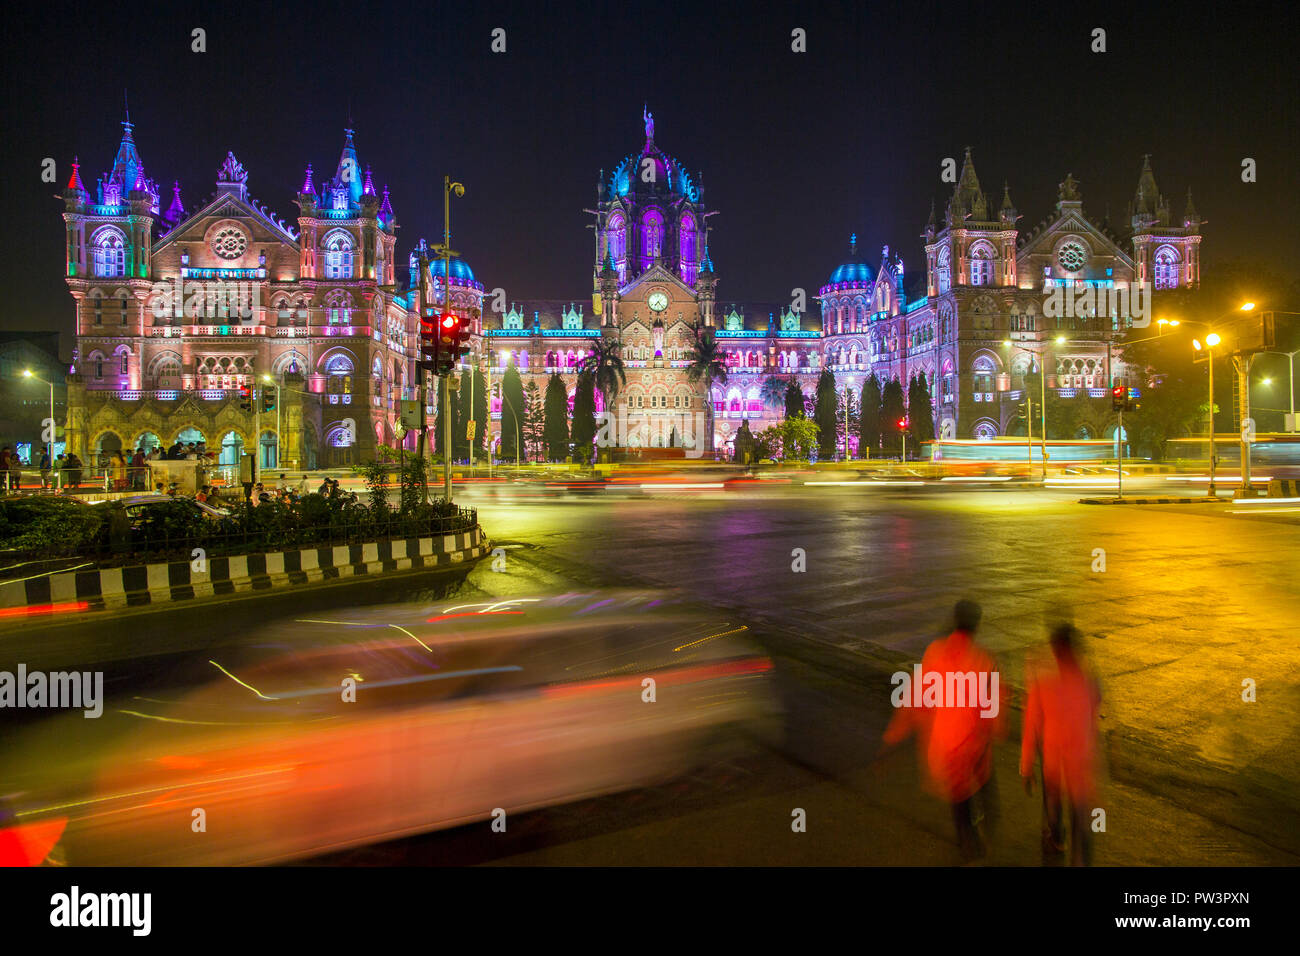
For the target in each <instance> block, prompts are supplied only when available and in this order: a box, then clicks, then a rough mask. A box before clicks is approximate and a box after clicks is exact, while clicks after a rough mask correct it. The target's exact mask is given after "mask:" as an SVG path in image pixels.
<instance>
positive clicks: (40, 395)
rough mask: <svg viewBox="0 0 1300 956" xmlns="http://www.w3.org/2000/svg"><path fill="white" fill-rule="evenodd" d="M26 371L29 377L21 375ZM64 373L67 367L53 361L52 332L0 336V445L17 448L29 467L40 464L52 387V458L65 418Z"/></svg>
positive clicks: (54, 339)
mask: <svg viewBox="0 0 1300 956" xmlns="http://www.w3.org/2000/svg"><path fill="white" fill-rule="evenodd" d="M28 371H30V372H31V373H32V375H31V377H27V376H25V375H24V374H23V373H24V372H28ZM67 372H68V363H67V362H64V361H61V360H60V358H59V333H58V332H47V331H31V332H22V331H7V332H0V444H2V445H8V446H10V448H11V449H18V448H22V449H23V450H24V454H25V455H27V456H29V457H30V460H31V461H32V462H33V463H36V462H39V461H40V457H41V451H42V450H43V449H44V446H45V441H44V436H45V434H46V428H45V420H46V419H47V418H49V417H50V385H51V384H52V385H53V386H54V420H55V422H57V423H58V425H59V432H58V436H57V437H56V439H55V441H56V443H58V444H56V446H55V453H56V454H57V453H58V447H59V444H61V443H62V441H63V429H62V425H63V422H64V421H65V419H66V418H67V407H68V385H67V381H66V376H67Z"/></svg>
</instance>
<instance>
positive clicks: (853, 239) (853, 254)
mask: <svg viewBox="0 0 1300 956" xmlns="http://www.w3.org/2000/svg"><path fill="white" fill-rule="evenodd" d="M857 257H858V234H857V233H856V232H855V233H853V234H851V235H850V236H849V261H850V262H852V261H853V260H855V259H857Z"/></svg>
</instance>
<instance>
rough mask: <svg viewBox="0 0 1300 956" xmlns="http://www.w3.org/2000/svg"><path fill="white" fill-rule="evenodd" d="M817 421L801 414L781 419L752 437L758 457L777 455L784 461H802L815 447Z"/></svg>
mask: <svg viewBox="0 0 1300 956" xmlns="http://www.w3.org/2000/svg"><path fill="white" fill-rule="evenodd" d="M817 435H818V429H817V423H816V422H814V421H812V420H811V419H809V418H805V417H804V416H803V415H794V416H791V417H790V418H786V419H783V420H782V421H780V422H778V423H777V424H775V425H772V426H771V427H769V428H765V429H763V431H761V432H759V433H758V435H756V436H755V437H754V443H755V446H756V452H755V454H756V455H757V456H758V457H759V458H770V457H779V458H781V459H783V460H785V461H803V460H807V459H809V458H811V457H812V454H813V451H814V450H815V449H816V448H817Z"/></svg>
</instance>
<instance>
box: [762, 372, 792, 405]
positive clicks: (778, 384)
mask: <svg viewBox="0 0 1300 956" xmlns="http://www.w3.org/2000/svg"><path fill="white" fill-rule="evenodd" d="M789 390H790V383H789V382H788V381H787V380H786V379H783V378H781V377H780V376H778V375H777V374H776V373H775V372H769V373H768V374H766V375H764V376H763V384H762V385H761V386H760V387H759V390H758V397H759V398H761V399H762V400H763V407H764V408H771V409H775V408H781V407H782V406H783V405H784V404H785V396H786V393H787V392H788V391H789Z"/></svg>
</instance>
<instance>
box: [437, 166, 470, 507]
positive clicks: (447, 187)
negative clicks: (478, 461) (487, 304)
mask: <svg viewBox="0 0 1300 956" xmlns="http://www.w3.org/2000/svg"><path fill="white" fill-rule="evenodd" d="M453 192H455V193H456V195H457V196H464V195H465V187H464V186H463V185H461V184H460V183H453V182H452V181H451V177H450V176H444V177H442V245H441V246H435V247H434V251H435V252H440V253H442V263H443V274H442V281H443V285H442V306H443V313H444V314H446V313H448V312H450V311H451V258H452V256H454V255H457V253H455V252H453V251H452V248H451V194H452V193H453ZM454 348H455V347H454V346H453V351H454ZM455 370H456V366H455V364H452V365H450V366H448V367H447V368H446V369H445V371H444V374H442V375H440V376H439V378H441V379H442V381H441V383H440V384H441V391H442V418H443V429H442V436H443V437H442V440H443V446H442V450H443V456H442V461H443V467H442V481H443V496H444V497H445V498H446V499H447V502H448V503H449V504H450V503H451V449H452V444H451V441H452V434H451V433H452V429H451V375H452V374H454V372H455ZM470 387H471V389H472V388H473V385H472V384H471V386H470Z"/></svg>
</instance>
